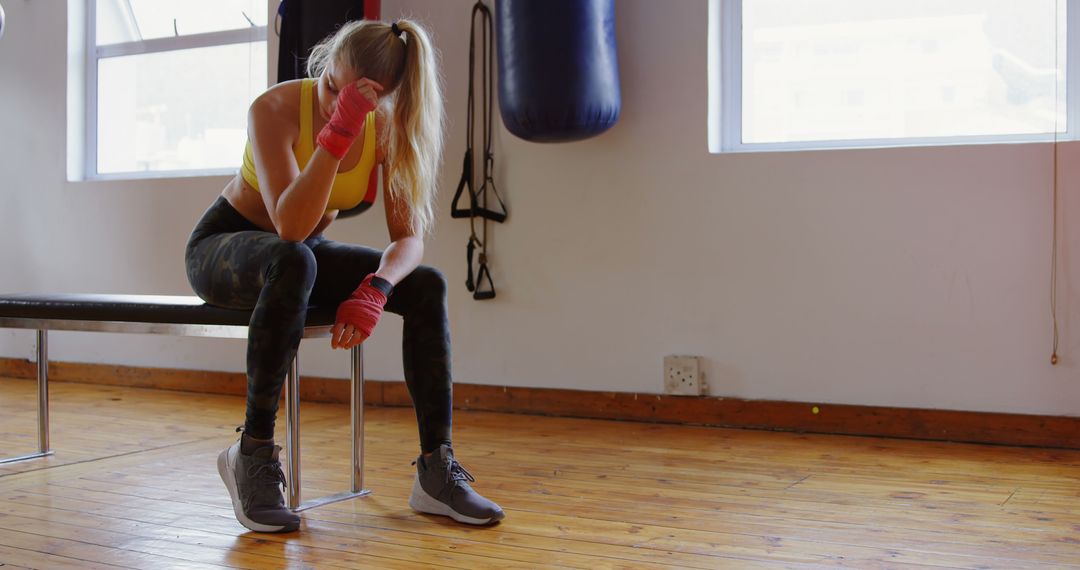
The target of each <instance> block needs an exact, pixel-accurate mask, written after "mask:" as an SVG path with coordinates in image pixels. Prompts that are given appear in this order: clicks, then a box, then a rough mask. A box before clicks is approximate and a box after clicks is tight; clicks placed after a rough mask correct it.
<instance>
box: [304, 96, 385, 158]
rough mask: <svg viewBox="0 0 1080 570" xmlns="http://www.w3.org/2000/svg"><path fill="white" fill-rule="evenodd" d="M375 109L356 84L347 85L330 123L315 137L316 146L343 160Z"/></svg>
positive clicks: (338, 98) (339, 97)
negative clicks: (365, 121)
mask: <svg viewBox="0 0 1080 570" xmlns="http://www.w3.org/2000/svg"><path fill="white" fill-rule="evenodd" d="M373 109H375V105H374V104H373V103H372V102H371V101H368V100H367V98H365V97H364V96H363V95H361V94H360V90H359V89H357V87H356V84H355V83H350V84H348V85H346V86H345V88H344V89H342V90H341V91H339V92H338V96H337V107H336V108H335V109H334V115H333V116H332V117H330V122H328V123H326V126H324V127H323V128H322V130H321V131H319V136H317V137H315V142H316V144H318V145H319V146H321V147H323V148H325V149H326V151H327V152H329V153H330V154H332V155H334V157H336V158H337V159H338V160H341V159H342V158H344V157H345V155H346V154H348V152H349V147H351V146H352V143H353V141H354V140H356V137H357V135H359V134H360V127H362V126H363V125H364V119H365V118H366V117H367V115H368V113H370V112H371V111H372V110H373Z"/></svg>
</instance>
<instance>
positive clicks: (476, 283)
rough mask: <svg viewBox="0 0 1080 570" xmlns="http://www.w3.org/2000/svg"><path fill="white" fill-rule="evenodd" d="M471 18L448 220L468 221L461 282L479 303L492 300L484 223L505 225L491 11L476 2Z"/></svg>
mask: <svg viewBox="0 0 1080 570" xmlns="http://www.w3.org/2000/svg"><path fill="white" fill-rule="evenodd" d="M478 13H479V14H480V26H481V34H482V38H481V41H482V45H481V49H482V52H481V60H482V61H483V65H482V67H481V73H480V80H481V91H482V94H483V95H482V96H483V101H482V103H481V111H482V113H483V129H484V132H483V137H484V141H483V144H484V167H483V168H484V170H483V174H484V180H483V183H482V184H481V185H480V190H479V191H474V190H473V181H474V179H475V175H474V172H473V141H474V139H475V135H474V128H473V123H474V121H475V116H476V96H475V94H474V91H473V88H474V86H473V84H474V79H475V76H476V15H477V14H478ZM471 18H472V19H471V22H470V24H471V26H470V30H469V94H468V110H467V114H466V128H465V136H466V139H467V140H466V144H465V160H464V164H463V165H462V168H461V181H460V182H458V187H457V191H456V192H454V200H453V203H451V205H450V216H451V217H454V218H465V217H467V218H469V232H470V235H469V243H468V245H467V246H466V248H465V251H466V255H465V256H466V261H467V263H468V277H467V279H466V281H465V287H466V288H467V289H468V290H469V291H470V292H472V294H473V299H476V300H483V299H493V298H495V284H494V283H493V282H492V280H491V272H490V271H489V270H488V257H487V244H488V221H489V220H490V221H493V222H499V223H502V222H504V221H506V217H507V210H506V205H505V204H503V201H502V198H501V197H500V196H499V191H498V189H497V188H496V187H495V179H494V170H495V154H494V152H492V149H491V130H492V108H493V101H494V91H493V89H494V88H493V78H494V75H495V71H494V70H495V66H494V49H493V47H492V39H491V36H492V32H491V29H492V18H491V10H490V9H488V7H487V6H485V5H484V3H483V2H482V1H478V2H477V3H476V4H475V5H474V6H473V9H472V17H471ZM465 189H468V191H469V207H468V208H461V207H459V206H458V200H460V199H461V196H462V191H463V190H465ZM489 189H490V190H491V192H492V193H493V194H494V195H495V199H496V200H498V202H499V208H500V210H498V211H496V210H490V209H488V207H487V206H488V202H487V196H488V190H489ZM477 217H479V218H481V235H482V236H483V239H481V238H480V237H479V236H477V235H476V218H477ZM477 248H480V255H479V256H478V259H477V261H478V264H477V270H476V273H475V279H474V278H473V276H474V274H473V255H474V254H475V252H476V249H477ZM485 282H486V284H487V287H486V290H485V288H484V285H485Z"/></svg>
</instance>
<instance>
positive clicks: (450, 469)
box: [446, 459, 476, 483]
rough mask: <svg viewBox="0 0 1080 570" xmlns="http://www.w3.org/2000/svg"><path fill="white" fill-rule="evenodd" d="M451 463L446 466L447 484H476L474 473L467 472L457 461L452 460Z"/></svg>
mask: <svg viewBox="0 0 1080 570" xmlns="http://www.w3.org/2000/svg"><path fill="white" fill-rule="evenodd" d="M449 463H450V464H449V465H447V466H446V482H447V483H454V482H457V481H464V482H467V483H475V482H476V478H475V477H473V476H472V473H469V472H468V471H466V470H465V468H464V467H462V466H461V464H460V463H458V462H457V460H456V459H451V460H450V462H449Z"/></svg>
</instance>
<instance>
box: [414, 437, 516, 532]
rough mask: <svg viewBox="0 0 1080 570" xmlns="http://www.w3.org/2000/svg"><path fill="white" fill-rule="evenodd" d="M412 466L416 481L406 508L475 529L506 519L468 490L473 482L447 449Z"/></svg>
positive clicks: (445, 446) (483, 499)
mask: <svg viewBox="0 0 1080 570" xmlns="http://www.w3.org/2000/svg"><path fill="white" fill-rule="evenodd" d="M413 464H414V465H416V480H415V481H413V488H412V495H410V496H409V506H410V507H412V508H413V509H414V510H417V511H420V512H422V513H429V514H433V515H444V516H448V517H450V518H452V519H454V520H456V521H458V522H461V523H466V524H477V525H483V524H492V523H496V522H498V521H501V520H502V519H503V517H504V516H505V514H504V513H503V510H502V509H501V508H499V505H496V504H495V503H493V502H491V501H489V500H487V499H485V498H483V497H481V496H480V494H479V493H477V492H476V491H474V490H473V489H472V487H470V486H469V483H470V482H475V481H476V479H475V478H473V476H472V475H471V474H470V473H469V472H468V471H466V470H465V468H464V467H462V466H461V464H460V463H458V462H457V460H456V459H454V450H453V449H451V448H450V446H449V445H441V446H439V449H438V450H437V451H436V452H435V453H434V454H432V456H431V458H430V459H424V456H423V455H420V457H417V458H416V461H414V462H413Z"/></svg>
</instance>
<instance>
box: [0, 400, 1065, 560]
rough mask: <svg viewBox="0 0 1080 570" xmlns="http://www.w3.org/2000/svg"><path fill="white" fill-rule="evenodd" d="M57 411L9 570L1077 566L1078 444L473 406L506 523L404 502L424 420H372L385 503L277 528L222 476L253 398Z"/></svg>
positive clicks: (463, 420)
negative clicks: (1067, 447)
mask: <svg viewBox="0 0 1080 570" xmlns="http://www.w3.org/2000/svg"><path fill="white" fill-rule="evenodd" d="M34 394H35V392H34V384H33V383H32V382H29V381H25V380H5V379H0V454H5V455H6V454H14V453H20V452H27V451H30V450H32V449H33V447H34V441H35V440H34V437H35V434H36V431H35V430H34V425H35V424H34V417H35V415H34V411H33V402H34V401H35V400H34ZM52 396H53V408H52V412H53V432H52V435H53V444H54V448H55V449H56V455H55V456H54V457H51V458H48V459H45V460H37V461H31V462H24V463H20V464H16V465H9V466H0V566H2V567H3V569H4V570H7V569H8V568H50V569H52V568H79V569H87V568H112V567H127V568H153V569H158V568H217V567H230V568H284V567H289V568H320V569H322V568H361V567H362V568H439V567H448V568H470V569H472V568H541V567H567V568H585V569H589V570H593V569H599V568H738V569H752V568H815V567H846V568H1002V569H1009V570H1015V569H1022V568H1080V452H1075V451H1057V450H1040V449H1022V448H1007V447H993V446H977V445H956V444H942V443H927V442H918V441H898V440H882V439H869V438H854V437H840V436H808V435H797V434H784V433H769V432H755V431H736V430H721V429H713V428H693V427H676V426H663V425H652V424H641V423H621V422H609V421H595V420H575V419H562V418H541V417H530V416H517V415H504V414H493V413H464V412H459V413H458V414H457V416H456V418H455V422H456V431H455V443H456V448H457V451H458V455H459V459H460V460H461V461H462V462H463V463H464V464H465V466H466V467H467V468H468V469H469V470H470V471H472V473H473V474H474V475H476V476H477V479H478V483H477V484H476V487H477V488H478V489H479V490H481V491H482V492H483V493H485V494H486V495H487V496H489V497H490V498H492V499H494V500H495V501H497V502H499V503H500V504H501V505H502V506H503V507H504V508H505V509H506V511H507V518H506V520H505V521H503V522H502V523H501V524H499V525H498V526H495V527H492V528H469V527H464V526H460V525H457V524H455V523H453V522H452V521H449V520H448V519H445V518H442V517H430V516H426V515H420V514H417V513H414V512H412V511H411V510H410V509H409V507H408V505H407V502H406V501H407V497H408V493H409V488H410V485H411V482H412V473H413V471H412V469H413V468H412V467H411V466H410V464H409V463H410V461H411V460H412V459H413V455H414V453H415V450H416V435H415V429H416V428H415V419H414V416H413V415H412V411H411V410H408V409H400V408H398V409H394V408H373V409H369V410H368V412H367V414H368V415H367V440H366V441H367V484H368V486H369V487H370V488H371V489H372V490H373V494H372V495H371V496H369V497H366V498H362V499H357V500H353V501H350V502H345V503H338V504H335V505H330V506H326V507H322V508H319V509H315V510H312V511H307V512H305V513H304V515H303V518H304V522H303V524H302V526H301V530H300V532H297V533H293V534H289V535H260V534H255V533H251V532H247V531H246V529H244V528H243V527H241V526H240V525H239V524H238V523H237V522H236V521H235V519H234V518H233V515H232V510H231V508H230V506H229V501H228V496H227V494H226V492H225V489H224V487H223V485H222V484H221V481H220V480H219V479H218V476H217V472H216V470H215V467H214V462H215V458H216V456H217V453H218V452H219V451H220V450H221V449H223V448H224V447H225V446H227V445H229V444H230V443H231V442H232V441H233V438H234V435H235V434H233V431H232V430H233V428H234V427H235V425H236V424H237V423H238V422H239V421H240V418H241V417H242V401H241V400H240V399H238V398H235V397H229V396H209V395H197V394H186V393H178V392H166V391H154V390H140V389H131V388H112V387H102V386H90V385H81V384H71V383H56V384H54V385H53V387H52ZM347 422H348V410H347V409H346V408H345V407H342V406H336V405H327V404H305V405H304V406H303V430H304V432H303V433H304V447H303V453H304V460H305V463H304V468H305V471H304V473H305V478H304V483H305V492H306V493H318V494H322V493H328V492H335V491H338V490H342V489H344V488H345V487H346V486H347V484H348V483H347V481H348V475H347V473H348V457H347V453H348V444H347V439H346V438H347V434H348V428H347ZM309 496H310V495H309Z"/></svg>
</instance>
